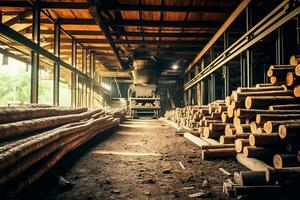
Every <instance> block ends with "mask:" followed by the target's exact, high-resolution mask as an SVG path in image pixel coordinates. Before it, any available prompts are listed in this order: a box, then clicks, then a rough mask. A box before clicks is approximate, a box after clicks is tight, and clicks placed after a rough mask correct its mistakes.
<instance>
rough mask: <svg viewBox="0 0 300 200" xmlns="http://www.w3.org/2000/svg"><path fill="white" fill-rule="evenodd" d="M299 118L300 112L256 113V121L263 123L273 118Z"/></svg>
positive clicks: (282, 119)
mask: <svg viewBox="0 0 300 200" xmlns="http://www.w3.org/2000/svg"><path fill="white" fill-rule="evenodd" d="M296 119H300V114H298V113H295V114H284V115H283V114H257V115H256V123H257V124H263V123H265V122H267V121H274V120H278V121H279V120H280V121H284V120H286V121H288V120H296Z"/></svg>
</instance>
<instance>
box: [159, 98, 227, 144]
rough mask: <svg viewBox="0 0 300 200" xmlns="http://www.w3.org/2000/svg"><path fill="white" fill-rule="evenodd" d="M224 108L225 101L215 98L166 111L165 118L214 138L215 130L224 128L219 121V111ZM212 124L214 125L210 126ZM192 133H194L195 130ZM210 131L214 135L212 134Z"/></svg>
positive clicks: (198, 133)
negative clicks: (199, 104)
mask: <svg viewBox="0 0 300 200" xmlns="http://www.w3.org/2000/svg"><path fill="white" fill-rule="evenodd" d="M226 109H227V108H226V105H225V101H223V100H217V101H214V102H212V103H210V104H208V105H203V106H187V107H185V108H176V109H175V110H172V111H167V112H166V113H165V118H166V119H168V120H171V121H173V122H175V123H178V125H179V126H181V127H183V128H186V129H188V130H192V131H196V132H197V135H200V136H204V135H207V136H206V137H208V136H209V135H210V137H211V138H212V137H215V138H216V137H217V131H219V130H220V129H224V128H225V126H224V124H222V123H221V113H222V112H223V111H224V110H226ZM212 124H215V125H214V126H212ZM206 129H207V130H206ZM216 129H218V130H216ZM219 132H220V131H219ZM193 133H194V134H195V132H193ZM212 133H215V134H216V135H212Z"/></svg>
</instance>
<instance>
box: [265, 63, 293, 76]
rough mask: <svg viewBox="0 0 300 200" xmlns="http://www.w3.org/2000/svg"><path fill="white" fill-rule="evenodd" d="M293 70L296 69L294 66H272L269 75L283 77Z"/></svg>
mask: <svg viewBox="0 0 300 200" xmlns="http://www.w3.org/2000/svg"><path fill="white" fill-rule="evenodd" d="M293 71H295V67H294V66H284V67H270V68H269V70H268V71H267V76H268V77H272V76H276V77H283V76H285V74H286V73H288V72H293Z"/></svg>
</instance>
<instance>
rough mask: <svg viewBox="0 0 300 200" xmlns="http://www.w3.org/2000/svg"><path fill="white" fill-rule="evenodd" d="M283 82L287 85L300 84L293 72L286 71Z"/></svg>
mask: <svg viewBox="0 0 300 200" xmlns="http://www.w3.org/2000/svg"><path fill="white" fill-rule="evenodd" d="M285 84H286V85H287V86H289V87H291V86H294V85H299V84H300V79H299V78H298V77H297V76H296V74H295V73H294V72H288V73H287V74H286V78H285Z"/></svg>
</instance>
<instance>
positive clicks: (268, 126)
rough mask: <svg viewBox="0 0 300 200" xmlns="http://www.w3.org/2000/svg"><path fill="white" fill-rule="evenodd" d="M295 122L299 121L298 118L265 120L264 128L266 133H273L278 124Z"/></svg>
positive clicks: (276, 129)
mask: <svg viewBox="0 0 300 200" xmlns="http://www.w3.org/2000/svg"><path fill="white" fill-rule="evenodd" d="M297 123H300V120H298V119H296V120H283V121H267V122H265V123H264V130H265V131H266V133H273V132H277V131H278V128H279V126H280V125H285V124H297Z"/></svg>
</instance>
